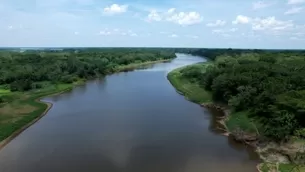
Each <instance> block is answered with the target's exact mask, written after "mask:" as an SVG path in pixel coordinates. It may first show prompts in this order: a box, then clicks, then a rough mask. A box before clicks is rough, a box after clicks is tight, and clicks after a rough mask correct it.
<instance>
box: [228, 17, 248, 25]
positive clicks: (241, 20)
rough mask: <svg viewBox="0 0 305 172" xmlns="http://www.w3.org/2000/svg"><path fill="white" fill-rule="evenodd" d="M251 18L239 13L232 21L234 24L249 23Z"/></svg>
mask: <svg viewBox="0 0 305 172" xmlns="http://www.w3.org/2000/svg"><path fill="white" fill-rule="evenodd" d="M250 20H251V18H249V17H247V16H243V15H238V16H237V17H236V19H235V20H234V21H233V22H232V23H233V24H247V23H249V22H250Z"/></svg>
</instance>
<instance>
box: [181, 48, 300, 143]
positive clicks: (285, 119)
mask: <svg viewBox="0 0 305 172" xmlns="http://www.w3.org/2000/svg"><path fill="white" fill-rule="evenodd" d="M192 54H197V55H202V56H206V57H208V58H210V59H211V60H213V61H214V63H213V65H211V66H209V67H208V68H207V69H206V70H205V71H203V70H202V68H200V67H198V66H196V67H195V66H194V67H193V68H186V69H187V71H185V70H184V71H182V73H183V75H184V77H187V78H189V79H190V80H192V81H194V82H197V83H199V84H200V86H202V87H203V88H204V89H206V90H209V91H210V92H211V93H212V95H213V99H214V100H215V101H217V102H221V103H226V104H228V105H229V106H230V107H232V109H233V110H234V111H237V112H239V111H247V112H248V113H240V114H241V115H248V116H249V117H250V118H251V119H252V120H254V121H256V122H257V123H259V124H260V126H261V130H262V133H261V134H263V136H265V137H266V138H270V139H272V140H277V141H282V140H287V139H289V138H290V137H291V136H298V137H303V138H305V129H304V128H305V51H278V50H267V51H263V50H253V51H250V50H230V49H227V50H224V49H222V50H217V49H216V50H208V51H207V50H204V49H202V50H199V51H198V50H193V52H192Z"/></svg>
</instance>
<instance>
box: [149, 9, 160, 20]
mask: <svg viewBox="0 0 305 172" xmlns="http://www.w3.org/2000/svg"><path fill="white" fill-rule="evenodd" d="M147 19H148V21H161V20H162V16H161V15H160V14H159V13H158V12H157V11H156V10H151V11H150V13H149V14H148V17H147Z"/></svg>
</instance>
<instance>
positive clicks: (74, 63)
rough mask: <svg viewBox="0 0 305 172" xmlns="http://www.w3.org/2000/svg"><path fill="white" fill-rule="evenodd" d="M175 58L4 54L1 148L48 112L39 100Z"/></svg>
mask: <svg viewBox="0 0 305 172" xmlns="http://www.w3.org/2000/svg"><path fill="white" fill-rule="evenodd" d="M175 57H176V56H175V53H174V51H173V50H169V49H157V48H155V49H144V48H103V49H101V48H82V49H80V48H78V49H63V50H51V49H46V50H27V51H22V52H20V51H13V50H2V51H0V147H1V145H2V146H3V144H5V143H2V144H1V141H3V140H5V139H6V138H8V137H9V136H11V135H12V134H13V133H15V132H18V130H21V129H22V128H23V127H24V126H26V125H28V124H29V123H31V122H32V121H34V120H35V119H37V118H39V117H40V116H41V115H42V114H43V113H44V112H45V111H46V110H47V108H48V105H47V104H45V103H42V102H40V101H38V99H39V98H41V97H43V96H47V95H50V94H55V93H60V92H63V91H67V90H70V89H72V88H73V87H74V86H75V85H79V84H82V83H83V82H84V81H85V80H87V79H91V78H97V77H102V76H104V75H106V74H110V73H114V72H117V71H122V70H129V69H132V68H135V67H139V66H140V65H143V64H150V63H155V62H161V61H168V60H171V59H173V58H175Z"/></svg>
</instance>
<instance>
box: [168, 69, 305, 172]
mask: <svg viewBox="0 0 305 172" xmlns="http://www.w3.org/2000/svg"><path fill="white" fill-rule="evenodd" d="M195 65H201V66H204V65H206V64H195ZM192 66H194V65H192ZM187 67H188V66H187ZM185 68H186V67H182V68H178V69H175V70H173V71H171V72H170V73H169V74H168V80H169V81H170V83H171V84H172V85H173V86H174V87H175V88H176V90H177V92H178V93H179V94H181V95H184V96H185V97H186V99H188V100H189V101H192V102H194V103H197V104H199V105H201V106H203V107H205V108H207V109H213V110H217V111H220V112H221V113H222V114H223V117H221V118H219V120H218V122H219V123H220V124H221V125H222V126H223V133H222V134H223V135H225V136H233V138H234V139H235V140H236V141H238V142H242V143H245V144H246V145H248V146H251V147H253V149H255V151H256V152H257V153H258V154H259V156H260V158H261V159H262V160H263V161H264V162H263V163H261V164H259V165H258V166H257V169H258V170H259V171H262V172H271V171H274V170H276V171H279V170H280V171H281V172H286V171H287V172H288V171H289V170H290V171H293V170H294V169H299V170H300V171H301V172H302V171H303V170H304V168H303V167H301V166H299V165H296V162H297V160H298V159H301V157H303V154H304V153H303V152H304V147H303V145H304V144H303V143H297V142H290V143H285V144H282V143H281V144H277V143H274V142H266V141H262V140H261V139H260V138H259V131H258V129H257V128H256V127H255V125H253V124H252V121H251V120H250V119H247V118H245V116H247V115H238V113H247V112H238V113H236V112H231V111H230V108H229V107H228V106H226V105H219V104H217V103H214V102H213V101H212V96H211V93H209V92H208V91H206V90H204V89H203V88H202V87H200V86H199V84H198V83H196V82H192V81H189V80H188V79H187V78H184V77H182V74H181V71H182V70H183V69H185ZM203 72H204V71H203ZM241 116H242V117H241ZM252 126H254V127H252ZM236 129H238V130H236ZM249 131H251V132H249ZM301 149H302V150H301ZM299 154H302V155H299ZM297 164H302V162H300V161H299V162H298V163H297ZM296 167H297V168H296Z"/></svg>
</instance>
